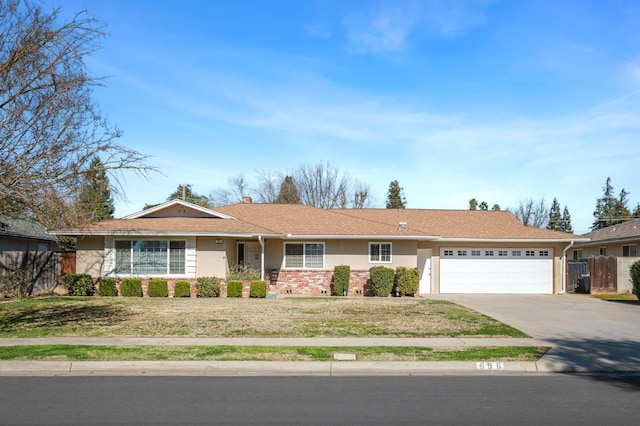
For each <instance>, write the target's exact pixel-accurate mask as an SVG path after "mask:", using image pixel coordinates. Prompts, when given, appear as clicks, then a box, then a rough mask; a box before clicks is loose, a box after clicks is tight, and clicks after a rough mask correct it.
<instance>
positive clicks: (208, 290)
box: [196, 277, 220, 297]
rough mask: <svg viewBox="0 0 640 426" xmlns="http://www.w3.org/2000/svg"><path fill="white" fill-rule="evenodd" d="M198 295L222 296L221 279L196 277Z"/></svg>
mask: <svg viewBox="0 0 640 426" xmlns="http://www.w3.org/2000/svg"><path fill="white" fill-rule="evenodd" d="M196 297H220V280H219V279H217V278H216V277H198V278H196Z"/></svg>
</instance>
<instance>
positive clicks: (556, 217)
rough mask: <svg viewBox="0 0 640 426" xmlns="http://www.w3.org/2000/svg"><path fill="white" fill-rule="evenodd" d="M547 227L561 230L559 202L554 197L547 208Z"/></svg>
mask: <svg viewBox="0 0 640 426" xmlns="http://www.w3.org/2000/svg"><path fill="white" fill-rule="evenodd" d="M547 229H552V230H554V231H561V230H562V214H561V213H560V204H559V203H558V199H557V198H554V199H553V202H552V203H551V207H550V208H549V222H548V223H547Z"/></svg>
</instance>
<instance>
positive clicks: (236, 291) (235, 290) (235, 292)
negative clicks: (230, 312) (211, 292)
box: [227, 281, 242, 297]
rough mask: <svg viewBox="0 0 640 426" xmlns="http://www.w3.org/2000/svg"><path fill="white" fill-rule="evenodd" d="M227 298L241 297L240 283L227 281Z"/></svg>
mask: <svg viewBox="0 0 640 426" xmlns="http://www.w3.org/2000/svg"><path fill="white" fill-rule="evenodd" d="M227 297H242V281H229V282H228V283H227Z"/></svg>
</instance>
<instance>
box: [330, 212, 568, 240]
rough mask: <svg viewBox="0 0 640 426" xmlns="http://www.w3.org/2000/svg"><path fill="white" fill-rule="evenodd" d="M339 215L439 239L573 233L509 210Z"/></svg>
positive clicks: (553, 236) (561, 236) (554, 236)
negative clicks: (527, 221) (530, 222)
mask: <svg viewBox="0 0 640 426" xmlns="http://www.w3.org/2000/svg"><path fill="white" fill-rule="evenodd" d="M339 212H340V213H341V214H345V215H351V216H357V217H363V218H367V219H369V220H372V221H373V220H375V221H384V222H386V223H392V224H395V225H396V226H397V225H398V224H399V223H400V222H404V223H406V225H405V227H406V230H407V232H412V230H414V229H417V230H420V231H421V232H424V233H427V234H432V235H438V236H440V237H442V238H471V239H473V238H480V239H486V238H493V239H569V238H571V237H572V236H573V237H575V236H574V235H573V234H566V233H563V232H557V231H551V230H548V229H539V228H533V227H529V226H524V225H522V223H520V221H519V220H518V219H517V218H516V217H515V216H514V215H513V214H512V213H511V212H509V211H493V210H421V209H355V210H339Z"/></svg>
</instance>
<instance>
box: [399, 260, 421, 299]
mask: <svg viewBox="0 0 640 426" xmlns="http://www.w3.org/2000/svg"><path fill="white" fill-rule="evenodd" d="M396 284H397V285H398V290H399V291H400V294H401V295H403V296H413V295H415V294H416V293H417V292H418V286H419V285H420V271H418V268H406V267H404V266H399V267H398V268H397V269H396Z"/></svg>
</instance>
